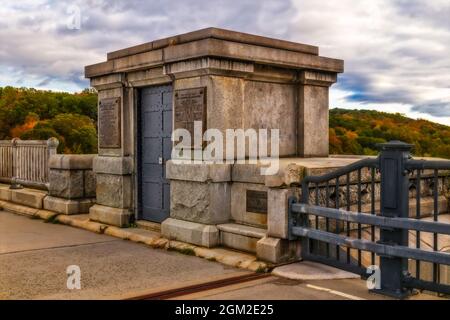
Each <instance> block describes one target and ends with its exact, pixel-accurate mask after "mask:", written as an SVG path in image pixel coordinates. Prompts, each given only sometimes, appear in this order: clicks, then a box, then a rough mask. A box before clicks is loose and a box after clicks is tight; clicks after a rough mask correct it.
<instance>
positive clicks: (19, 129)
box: [10, 115, 39, 138]
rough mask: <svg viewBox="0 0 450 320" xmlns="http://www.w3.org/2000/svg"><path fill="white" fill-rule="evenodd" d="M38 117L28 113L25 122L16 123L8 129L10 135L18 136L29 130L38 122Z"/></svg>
mask: <svg viewBox="0 0 450 320" xmlns="http://www.w3.org/2000/svg"><path fill="white" fill-rule="evenodd" d="M38 121H39V118H37V117H36V116H35V115H28V116H27V117H26V118H25V123H24V124H21V125H17V126H15V127H14V128H12V129H11V130H10V134H11V137H13V138H18V137H20V136H21V135H22V134H23V133H25V132H27V131H30V130H31V129H33V128H34V126H35V125H36V124H37V123H38Z"/></svg>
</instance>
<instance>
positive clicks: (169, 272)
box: [0, 212, 240, 299]
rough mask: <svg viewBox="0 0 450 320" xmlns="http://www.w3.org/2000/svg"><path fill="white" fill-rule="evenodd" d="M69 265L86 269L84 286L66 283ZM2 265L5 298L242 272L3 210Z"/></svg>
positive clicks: (73, 294) (91, 292)
mask: <svg viewBox="0 0 450 320" xmlns="http://www.w3.org/2000/svg"><path fill="white" fill-rule="evenodd" d="M69 265H78V266H80V268H81V287H82V289H81V290H68V289H67V287H66V281H67V275H66V268H67V267H68V266H69ZM0 270H1V271H0V272H1V276H0V299H101V298H111V297H112V298H114V297H120V296H123V295H124V294H126V293H130V292H136V291H143V290H146V289H151V288H155V287H163V286H170V285H174V284H180V285H182V284H183V283H184V282H189V281H195V280H204V281H207V280H208V278H209V277H217V276H218V275H223V274H230V275H231V274H235V275H236V272H238V270H237V269H234V268H230V267H225V266H223V265H221V264H219V263H214V262H209V261H207V260H203V259H198V258H196V257H190V256H186V255H181V254H179V253H177V252H170V251H165V250H155V249H151V248H148V247H145V246H144V245H140V244H136V243H132V242H126V241H123V240H117V238H113V237H110V236H106V235H98V234H94V233H91V232H88V231H84V230H80V229H75V228H71V227H68V226H62V225H55V224H50V223H43V222H42V221H40V220H32V219H29V218H26V217H21V216H16V215H13V214H9V213H6V212H0ZM238 274H240V273H238Z"/></svg>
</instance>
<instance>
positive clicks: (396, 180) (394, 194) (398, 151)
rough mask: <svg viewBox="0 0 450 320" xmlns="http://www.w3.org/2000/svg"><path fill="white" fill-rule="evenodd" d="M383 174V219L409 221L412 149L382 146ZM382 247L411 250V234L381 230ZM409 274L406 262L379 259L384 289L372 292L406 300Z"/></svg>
mask: <svg viewBox="0 0 450 320" xmlns="http://www.w3.org/2000/svg"><path fill="white" fill-rule="evenodd" d="M379 147H380V149H381V153H380V156H379V161H380V173H381V210H380V211H381V215H382V216H385V217H402V218H407V217H408V200H409V199H408V184H409V178H408V172H407V170H406V169H405V162H406V160H407V159H409V158H410V157H411V153H410V152H411V149H412V145H410V144H407V143H404V142H401V141H390V142H388V143H383V144H380V145H379ZM380 243H383V244H386V245H394V246H395V245H402V246H408V230H401V229H388V228H381V229H380ZM407 271H408V261H407V259H404V258H397V257H392V256H383V255H381V256H380V272H381V289H378V290H373V291H375V292H380V293H383V294H386V295H390V296H394V297H396V298H404V297H405V296H407V295H408V292H407V291H406V290H405V289H404V287H403V283H402V282H403V279H404V277H405V275H406V273H407Z"/></svg>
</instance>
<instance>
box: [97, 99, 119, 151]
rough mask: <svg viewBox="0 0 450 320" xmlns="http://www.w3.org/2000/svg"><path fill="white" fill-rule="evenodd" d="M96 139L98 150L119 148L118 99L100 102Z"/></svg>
mask: <svg viewBox="0 0 450 320" xmlns="http://www.w3.org/2000/svg"><path fill="white" fill-rule="evenodd" d="M98 139H99V146H100V148H120V140H121V139H120V98H107V99H101V100H100V102H99V104H98Z"/></svg>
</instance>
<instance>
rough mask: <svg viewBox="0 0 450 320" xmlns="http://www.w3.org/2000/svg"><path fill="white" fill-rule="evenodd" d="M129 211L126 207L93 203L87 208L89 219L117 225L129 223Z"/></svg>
mask: <svg viewBox="0 0 450 320" xmlns="http://www.w3.org/2000/svg"><path fill="white" fill-rule="evenodd" d="M130 217H131V213H130V212H129V211H128V209H119V208H112V207H107V206H102V205H98V204H96V205H94V206H92V207H91V208H90V209H89V219H90V220H93V221H97V222H101V223H105V224H109V225H113V226H117V227H126V226H128V225H129V223H130Z"/></svg>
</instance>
